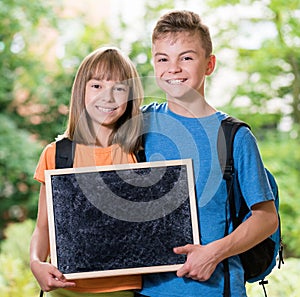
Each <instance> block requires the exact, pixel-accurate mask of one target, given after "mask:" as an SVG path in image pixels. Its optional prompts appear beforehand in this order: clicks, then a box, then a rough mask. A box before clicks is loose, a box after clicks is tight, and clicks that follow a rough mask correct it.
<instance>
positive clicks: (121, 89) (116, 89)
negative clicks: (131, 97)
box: [114, 86, 127, 92]
mask: <svg viewBox="0 0 300 297" xmlns="http://www.w3.org/2000/svg"><path fill="white" fill-rule="evenodd" d="M114 90H115V91H117V92H126V91H127V88H126V87H125V86H115V87H114Z"/></svg>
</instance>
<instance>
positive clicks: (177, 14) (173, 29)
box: [152, 10, 213, 57]
mask: <svg viewBox="0 0 300 297" xmlns="http://www.w3.org/2000/svg"><path fill="white" fill-rule="evenodd" d="M180 32H188V33H190V34H197V35H198V37H199V39H200V41H201V44H202V47H203V48H204V50H205V54H206V57H209V56H210V55H211V54H212V50H213V47H212V41H211V37H210V33H209V29H208V27H207V26H206V25H205V24H203V23H202V20H201V18H200V16H199V15H198V14H196V13H194V12H192V11H187V10H175V11H171V12H168V13H166V14H164V15H163V16H161V17H160V19H159V20H158V21H157V23H156V26H155V28H154V29H153V33H152V43H154V42H155V41H157V40H158V39H161V38H164V37H166V36H167V35H169V34H173V35H174V36H175V37H176V34H177V33H180Z"/></svg>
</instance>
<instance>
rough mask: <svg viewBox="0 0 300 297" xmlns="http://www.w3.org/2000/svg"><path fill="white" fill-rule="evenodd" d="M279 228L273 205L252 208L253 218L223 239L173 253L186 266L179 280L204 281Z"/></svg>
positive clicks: (261, 204) (186, 247)
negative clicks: (223, 262) (224, 264)
mask: <svg viewBox="0 0 300 297" xmlns="http://www.w3.org/2000/svg"><path fill="white" fill-rule="evenodd" d="M277 227H278V215H277V211H276V208H275V204H274V201H266V202H261V203H258V204H255V205H254V206H253V207H252V215H251V216H250V217H249V218H248V219H247V220H246V221H245V222H243V223H242V224H241V225H239V227H238V228H237V229H235V230H234V231H233V232H232V233H231V234H229V235H227V236H226V237H224V238H222V239H219V240H216V241H214V242H211V243H209V244H207V245H191V244H188V245H186V246H183V247H177V248H175V249H174V252H175V253H177V254H186V255H187V260H186V262H185V264H184V265H183V266H182V267H181V268H180V269H179V270H178V271H177V276H179V277H183V276H186V277H190V278H192V279H194V280H198V281H205V280H208V279H209V278H210V276H211V275H212V273H213V272H214V270H215V268H216V266H217V265H218V264H219V263H220V262H222V261H223V260H224V259H226V258H228V257H231V256H234V255H237V254H240V253H242V252H244V251H246V250H248V249H250V248H251V247H253V246H255V245H256V244H258V243H259V242H261V241H263V240H264V239H265V238H267V237H268V236H270V235H271V234H273V233H274V232H275V231H276V229H277Z"/></svg>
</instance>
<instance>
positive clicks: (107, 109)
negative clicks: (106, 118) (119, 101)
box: [97, 106, 117, 112]
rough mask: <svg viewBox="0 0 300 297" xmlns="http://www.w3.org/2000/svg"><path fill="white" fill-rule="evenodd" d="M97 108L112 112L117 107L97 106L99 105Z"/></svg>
mask: <svg viewBox="0 0 300 297" xmlns="http://www.w3.org/2000/svg"><path fill="white" fill-rule="evenodd" d="M97 108H98V109H99V110H100V111H102V112H112V111H114V110H116V109H117V108H116V107H114V108H104V107H99V106H97Z"/></svg>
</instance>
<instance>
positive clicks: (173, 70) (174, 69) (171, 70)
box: [168, 61, 181, 73]
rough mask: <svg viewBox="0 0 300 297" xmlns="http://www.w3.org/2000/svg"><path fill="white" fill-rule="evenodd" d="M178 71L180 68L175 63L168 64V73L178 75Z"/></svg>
mask: <svg viewBox="0 0 300 297" xmlns="http://www.w3.org/2000/svg"><path fill="white" fill-rule="evenodd" d="M180 71H181V67H180V65H179V63H178V62H177V61H174V62H170V64H169V69H168V72H169V73H178V72H180Z"/></svg>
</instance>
